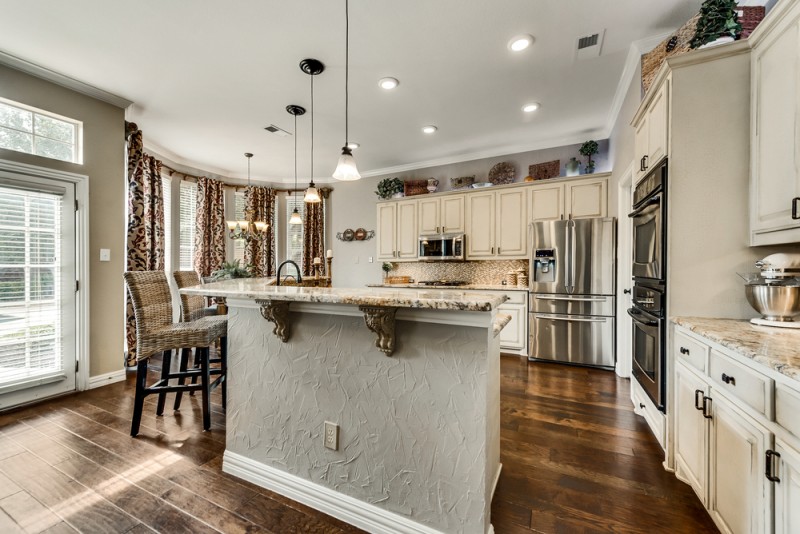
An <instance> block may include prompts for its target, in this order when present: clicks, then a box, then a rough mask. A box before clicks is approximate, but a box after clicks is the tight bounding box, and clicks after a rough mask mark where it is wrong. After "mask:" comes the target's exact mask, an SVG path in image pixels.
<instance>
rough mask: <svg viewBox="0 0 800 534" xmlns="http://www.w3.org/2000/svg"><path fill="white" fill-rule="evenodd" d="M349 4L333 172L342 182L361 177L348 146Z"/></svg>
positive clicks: (347, 6) (346, 4) (347, 0)
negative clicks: (339, 143)
mask: <svg viewBox="0 0 800 534" xmlns="http://www.w3.org/2000/svg"><path fill="white" fill-rule="evenodd" d="M349 4H350V2H349V0H344V18H345V48H344V50H345V56H344V146H343V147H342V155H341V156H339V164H338V165H337V166H336V170H335V171H333V177H334V178H336V179H337V180H342V181H353V180H359V179H360V178H361V175H360V174H358V169H357V168H356V160H355V158H354V157H353V152H352V151H351V150H350V147H349V146H348V145H349V144H350V143H349V138H348V136H349V122H348V121H349V119H350V93H349V82H350V5H349Z"/></svg>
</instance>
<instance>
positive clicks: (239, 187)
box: [161, 162, 333, 194]
mask: <svg viewBox="0 0 800 534" xmlns="http://www.w3.org/2000/svg"><path fill="white" fill-rule="evenodd" d="M161 168H162V169H166V170H168V171H169V172H170V175H173V174H180V175H181V180H182V181H187V182H196V181H197V179H198V178H199V177H198V176H194V175H192V174H186V173H185V172H181V171H178V170H175V169H173V168H172V167H170V166H169V165H166V164H164V163H163V162H162V163H161ZM220 181H222V180H220ZM222 184H223V186H224V187H229V188H232V189H234V190H235V191H240V190H243V189H247V186H246V185H235V184H228V183H225V182H222ZM256 187H263V186H256ZM270 189H272V190H273V191H275V192H276V193H287V194H288V193H302V192H304V191H305V189H279V188H277V187H272V188H270ZM328 189H329V190H330V191H333V189H332V188H330V187H329V188H328Z"/></svg>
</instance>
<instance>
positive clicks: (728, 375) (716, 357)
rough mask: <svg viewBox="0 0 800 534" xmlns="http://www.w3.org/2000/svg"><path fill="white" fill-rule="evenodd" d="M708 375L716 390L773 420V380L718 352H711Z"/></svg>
mask: <svg viewBox="0 0 800 534" xmlns="http://www.w3.org/2000/svg"><path fill="white" fill-rule="evenodd" d="M708 374H709V376H710V377H711V378H712V379H713V380H714V382H715V386H714V387H715V388H716V389H722V390H725V391H727V392H728V393H730V394H732V395H734V396H735V397H736V398H738V399H740V400H742V401H744V402H745V403H746V404H748V405H749V406H750V407H751V408H753V409H754V410H756V411H757V412H759V413H761V414H764V415H765V416H767V417H768V418H769V419H771V418H772V388H773V381H772V379H771V378H767V377H766V376H764V375H762V374H760V373H758V372H756V371H754V370H752V369H750V368H748V367H745V366H744V365H740V364H738V363H736V362H735V361H733V360H731V359H730V358H728V357H727V356H725V355H723V354H722V353H720V352H717V351H716V350H712V351H711V357H710V358H709V365H708Z"/></svg>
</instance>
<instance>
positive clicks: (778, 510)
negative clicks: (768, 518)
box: [773, 438, 800, 534]
mask: <svg viewBox="0 0 800 534" xmlns="http://www.w3.org/2000/svg"><path fill="white" fill-rule="evenodd" d="M775 452H776V454H775V455H774V457H775V458H777V460H778V463H777V465H778V468H777V469H776V472H775V473H774V474H773V477H774V478H775V479H776V480H775V534H793V533H796V532H800V451H798V450H797V449H795V448H794V447H792V446H791V445H789V444H787V443H786V442H784V441H783V440H781V439H780V438H776V439H775Z"/></svg>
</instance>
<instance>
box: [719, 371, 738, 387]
mask: <svg viewBox="0 0 800 534" xmlns="http://www.w3.org/2000/svg"><path fill="white" fill-rule="evenodd" d="M722 381H723V382H725V383H726V384H730V385H732V386H735V385H736V378H734V377H732V376H730V375H726V374H725V373H722Z"/></svg>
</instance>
